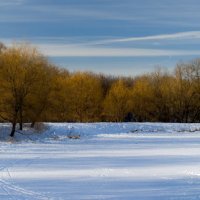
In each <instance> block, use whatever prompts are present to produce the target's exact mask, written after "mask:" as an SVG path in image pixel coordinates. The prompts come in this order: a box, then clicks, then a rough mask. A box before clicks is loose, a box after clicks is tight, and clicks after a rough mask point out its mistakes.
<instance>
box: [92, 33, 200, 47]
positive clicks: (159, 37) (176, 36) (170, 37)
mask: <svg viewBox="0 0 200 200" xmlns="http://www.w3.org/2000/svg"><path fill="white" fill-rule="evenodd" d="M175 39H176V40H181V39H200V31H189V32H179V33H172V34H162V35H152V36H144V37H128V38H119V39H109V40H101V41H95V42H93V43H90V44H111V43H123V42H137V41H150V40H151V41H152V40H175Z"/></svg>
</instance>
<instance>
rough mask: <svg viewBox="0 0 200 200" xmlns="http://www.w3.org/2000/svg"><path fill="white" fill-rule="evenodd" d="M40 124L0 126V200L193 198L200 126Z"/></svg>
mask: <svg viewBox="0 0 200 200" xmlns="http://www.w3.org/2000/svg"><path fill="white" fill-rule="evenodd" d="M45 127H46V129H45V130H44V131H43V132H40V133H37V132H34V130H31V129H30V128H28V125H27V126H26V127H25V130H24V131H23V132H17V133H16V138H15V140H10V139H9V137H8V134H9V129H10V127H9V125H8V124H0V145H1V148H0V200H9V199H10V200H29V199H30V200H36V199H37V200H48V199H50V200H63V199H64V200H65V199H66V200H82V199H84V200H147V199H148V200H149V199H152V200H165V199H173V200H176V199H180V200H184V199H200V189H199V188H200V124H164V123H163V124H162V123H93V124H68V123H62V124H54V123H47V124H45ZM73 136H76V137H75V138H79V137H80V139H69V138H73Z"/></svg>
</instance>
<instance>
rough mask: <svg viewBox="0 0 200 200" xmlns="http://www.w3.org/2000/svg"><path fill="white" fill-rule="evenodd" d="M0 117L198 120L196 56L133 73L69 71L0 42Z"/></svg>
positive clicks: (26, 48) (34, 120)
mask: <svg viewBox="0 0 200 200" xmlns="http://www.w3.org/2000/svg"><path fill="white" fill-rule="evenodd" d="M0 121H1V122H10V123H11V124H12V130H11V133H10V136H12V137H13V136H14V134H15V131H16V125H17V124H19V128H20V130H22V129H23V123H27V122H28V123H31V126H32V127H34V125H35V123H37V122H45V121H51V122H99V121H109V122H124V121H137V122H144V121H149V122H200V60H199V59H196V60H193V61H191V62H188V63H179V64H177V66H176V67H175V69H174V72H173V73H169V72H165V71H163V70H162V69H159V70H155V71H154V72H152V73H148V74H144V75H141V76H137V77H114V76H108V75H103V74H94V73H91V72H75V73H70V72H69V71H68V70H66V69H62V68H59V67H57V66H55V64H53V63H51V62H50V61H49V60H48V59H47V58H46V57H45V56H43V55H42V54H41V53H40V52H38V50H37V49H36V48H34V47H32V46H29V45H23V44H21V45H13V46H11V47H6V46H5V45H3V44H2V43H0Z"/></svg>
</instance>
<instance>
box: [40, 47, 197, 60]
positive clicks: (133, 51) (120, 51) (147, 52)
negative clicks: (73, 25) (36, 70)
mask: <svg viewBox="0 0 200 200" xmlns="http://www.w3.org/2000/svg"><path fill="white" fill-rule="evenodd" d="M39 49H40V50H41V51H42V52H43V53H44V54H45V55H47V56H52V57H53V56H57V57H159V56H186V55H187V56H188V55H200V50H193V51H187V50H161V49H139V48H109V47H108V48H106V47H100V48H98V47H96V48H95V47H83V46H70V45H69V46H68V45H49V44H48V45H44V44H41V45H40V46H39Z"/></svg>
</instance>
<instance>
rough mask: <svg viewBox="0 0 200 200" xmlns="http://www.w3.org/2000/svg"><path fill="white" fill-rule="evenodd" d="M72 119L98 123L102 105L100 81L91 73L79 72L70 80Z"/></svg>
mask: <svg viewBox="0 0 200 200" xmlns="http://www.w3.org/2000/svg"><path fill="white" fill-rule="evenodd" d="M68 88H69V91H68V92H69V93H68V95H69V97H70V100H69V107H70V116H69V117H70V119H71V120H72V121H78V122H88V121H98V120H99V115H100V112H101V104H102V86H101V82H100V80H99V79H98V78H97V77H96V76H95V75H93V74H91V73H81V72H77V73H75V74H72V75H71V76H70V78H69V80H68Z"/></svg>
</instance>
